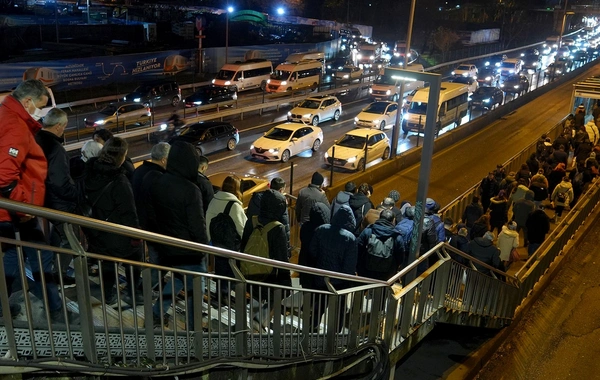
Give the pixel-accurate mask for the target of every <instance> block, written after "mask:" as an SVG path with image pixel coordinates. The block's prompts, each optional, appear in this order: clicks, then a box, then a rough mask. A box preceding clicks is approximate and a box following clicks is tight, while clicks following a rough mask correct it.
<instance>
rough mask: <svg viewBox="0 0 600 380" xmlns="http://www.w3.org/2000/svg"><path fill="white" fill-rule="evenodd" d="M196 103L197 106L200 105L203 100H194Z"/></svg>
mask: <svg viewBox="0 0 600 380" xmlns="http://www.w3.org/2000/svg"><path fill="white" fill-rule="evenodd" d="M194 104H195V105H197V106H199V105H200V104H202V101H197V102H194Z"/></svg>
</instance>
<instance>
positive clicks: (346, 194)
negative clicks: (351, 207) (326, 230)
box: [330, 181, 356, 218]
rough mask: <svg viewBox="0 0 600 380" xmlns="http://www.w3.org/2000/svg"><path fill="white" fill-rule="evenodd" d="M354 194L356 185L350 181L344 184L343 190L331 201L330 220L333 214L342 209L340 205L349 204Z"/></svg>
mask: <svg viewBox="0 0 600 380" xmlns="http://www.w3.org/2000/svg"><path fill="white" fill-rule="evenodd" d="M355 192H356V185H355V184H354V182H352V181H350V182H348V183H346V185H345V186H344V190H341V191H340V192H339V193H338V194H337V195H336V196H335V198H333V201H331V215H330V218H331V217H332V216H333V214H335V212H336V211H337V210H338V209H339V208H340V207H342V205H348V203H349V202H350V197H351V196H352V195H353V194H354V193H355Z"/></svg>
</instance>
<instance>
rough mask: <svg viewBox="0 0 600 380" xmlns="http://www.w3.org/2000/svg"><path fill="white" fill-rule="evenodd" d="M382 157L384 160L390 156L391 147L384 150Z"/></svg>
mask: <svg viewBox="0 0 600 380" xmlns="http://www.w3.org/2000/svg"><path fill="white" fill-rule="evenodd" d="M381 158H383V159H384V160H387V159H388V158H390V147H387V148H385V150H384V151H383V156H381Z"/></svg>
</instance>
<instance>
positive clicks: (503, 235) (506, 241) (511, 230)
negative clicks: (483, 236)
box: [497, 222, 519, 268]
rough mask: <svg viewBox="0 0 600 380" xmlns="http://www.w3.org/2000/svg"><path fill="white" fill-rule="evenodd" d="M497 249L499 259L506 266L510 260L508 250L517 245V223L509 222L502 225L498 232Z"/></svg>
mask: <svg viewBox="0 0 600 380" xmlns="http://www.w3.org/2000/svg"><path fill="white" fill-rule="evenodd" d="M497 246H498V249H499V250H500V260H502V262H503V263H504V267H505V268H507V267H508V264H509V261H510V252H511V251H512V250H513V248H517V247H518V246H519V233H518V232H517V223H515V222H510V223H508V224H507V225H504V226H502V231H501V232H500V233H499V234H498V242H497Z"/></svg>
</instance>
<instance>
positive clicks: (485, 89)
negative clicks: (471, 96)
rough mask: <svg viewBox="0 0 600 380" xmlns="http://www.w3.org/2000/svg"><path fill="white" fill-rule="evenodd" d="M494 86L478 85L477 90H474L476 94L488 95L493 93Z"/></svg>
mask: <svg viewBox="0 0 600 380" xmlns="http://www.w3.org/2000/svg"><path fill="white" fill-rule="evenodd" d="M494 90H496V88H495V87H479V88H478V89H477V91H475V94H476V95H483V96H489V95H493V94H494Z"/></svg>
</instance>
